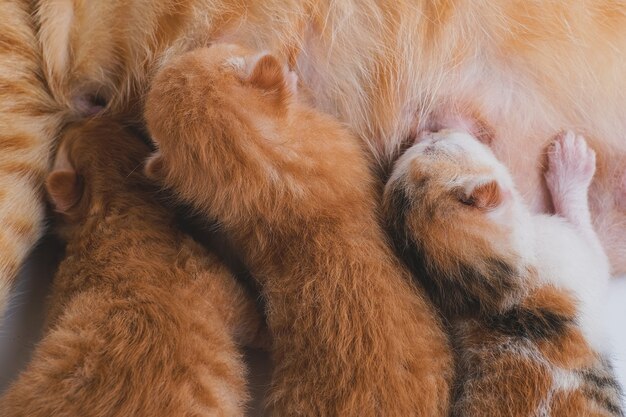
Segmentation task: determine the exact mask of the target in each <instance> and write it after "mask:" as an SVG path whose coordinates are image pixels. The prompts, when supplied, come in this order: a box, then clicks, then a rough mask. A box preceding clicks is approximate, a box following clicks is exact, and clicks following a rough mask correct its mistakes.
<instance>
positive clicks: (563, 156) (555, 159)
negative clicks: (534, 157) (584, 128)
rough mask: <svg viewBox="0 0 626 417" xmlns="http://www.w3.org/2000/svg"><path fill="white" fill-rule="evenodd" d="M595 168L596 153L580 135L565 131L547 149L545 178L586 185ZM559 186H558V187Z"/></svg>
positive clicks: (550, 182) (551, 182)
mask: <svg viewBox="0 0 626 417" xmlns="http://www.w3.org/2000/svg"><path fill="white" fill-rule="evenodd" d="M595 170H596V153H595V152H594V151H593V149H591V148H590V147H589V145H587V141H586V140H585V138H584V137H582V136H581V135H577V134H575V133H574V132H571V131H567V132H564V133H562V134H560V135H558V136H557V138H556V139H555V141H554V142H553V143H552V144H551V145H550V148H549V149H548V171H547V172H546V180H547V182H548V186H549V187H550V188H552V186H553V185H556V183H560V184H563V183H569V184H576V185H580V186H582V187H588V186H589V184H590V183H591V179H592V178H593V174H594V173H595ZM559 188H560V187H559Z"/></svg>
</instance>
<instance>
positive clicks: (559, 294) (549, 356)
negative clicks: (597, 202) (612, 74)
mask: <svg viewBox="0 0 626 417" xmlns="http://www.w3.org/2000/svg"><path fill="white" fill-rule="evenodd" d="M548 158H549V163H548V170H547V172H546V174H545V178H546V181H547V186H548V189H549V190H550V193H551V195H552V200H553V203H554V207H555V210H556V215H555V216H549V215H535V214H532V213H531V211H530V210H529V208H528V207H527V206H526V204H524V202H523V200H522V197H521V196H520V194H519V193H518V191H517V190H516V188H515V185H514V182H513V179H512V178H511V175H510V174H509V172H508V170H507V169H506V168H505V167H504V165H503V164H502V163H500V162H499V161H498V160H497V159H496V158H495V156H494V154H493V153H492V152H491V150H490V149H489V148H488V147H487V146H486V145H484V144H482V143H480V142H479V141H478V140H476V139H475V138H474V137H473V136H472V135H470V134H469V133H465V132H463V131H460V130H442V131H439V132H428V133H424V134H423V135H422V137H421V138H420V139H419V141H418V143H416V144H415V145H413V146H412V147H411V148H410V149H409V150H407V152H406V153H405V154H404V155H403V156H402V157H401V158H400V159H399V160H398V161H397V163H396V165H395V168H394V171H393V173H392V175H391V177H390V179H389V181H388V183H387V185H386V188H385V194H384V208H385V211H386V215H387V218H388V220H389V225H390V230H391V233H392V234H393V237H394V241H395V243H396V246H397V249H398V250H399V251H400V252H401V254H402V256H403V258H404V259H406V260H407V262H408V264H409V265H410V266H411V267H412V269H413V271H414V273H415V274H416V277H417V278H418V279H420V280H421V281H422V282H423V283H424V284H425V286H426V288H427V289H428V291H429V292H430V295H431V297H432V298H433V299H434V300H435V301H436V303H437V304H438V305H439V307H440V308H441V309H442V310H443V312H444V314H445V315H446V316H447V318H448V320H449V322H450V323H451V329H452V334H453V339H454V343H455V344H456V348H457V354H458V357H457V378H458V381H457V384H456V394H455V400H454V401H455V403H454V406H453V410H454V415H455V416H490V417H498V416H502V417H504V416H508V417H531V416H555V417H556V416H560V417H565V416H572V417H574V416H623V412H622V410H621V389H620V387H619V385H618V383H617V381H616V379H615V377H614V374H613V371H612V368H611V366H610V364H609V361H608V359H607V349H606V342H605V340H604V338H603V334H602V330H601V326H600V325H599V324H598V315H597V314H598V310H599V308H600V301H601V299H602V297H601V295H602V292H603V291H604V289H605V287H606V285H607V283H608V280H609V276H610V274H609V262H608V259H607V256H606V254H605V252H604V250H603V249H602V247H601V245H600V242H599V240H598V238H597V236H596V234H595V232H594V229H593V227H592V224H591V216H590V213H589V205H588V201H587V200H588V194H587V193H588V189H589V185H590V183H591V180H592V177H593V175H594V171H595V153H594V152H593V150H591V149H590V148H589V147H588V146H587V144H586V142H585V140H584V139H583V138H582V137H581V136H577V135H575V134H573V133H571V132H567V133H565V134H562V135H560V136H559V137H558V138H557V139H556V140H555V141H554V143H553V144H552V145H551V148H550V150H549V154H548Z"/></svg>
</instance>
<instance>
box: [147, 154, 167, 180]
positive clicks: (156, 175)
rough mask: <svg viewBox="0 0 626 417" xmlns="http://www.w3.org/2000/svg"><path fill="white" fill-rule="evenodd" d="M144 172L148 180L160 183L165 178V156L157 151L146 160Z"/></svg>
mask: <svg viewBox="0 0 626 417" xmlns="http://www.w3.org/2000/svg"><path fill="white" fill-rule="evenodd" d="M143 172H144V174H146V176H147V177H148V178H151V179H153V180H157V181H158V180H162V179H163V178H165V164H164V163H163V155H161V152H159V151H157V152H155V153H153V154H152V155H150V157H149V158H148V159H147V160H146V164H145V166H144V169H143Z"/></svg>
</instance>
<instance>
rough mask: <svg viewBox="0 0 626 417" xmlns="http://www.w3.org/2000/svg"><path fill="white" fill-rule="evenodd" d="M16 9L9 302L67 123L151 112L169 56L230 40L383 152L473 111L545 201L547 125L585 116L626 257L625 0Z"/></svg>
mask: <svg viewBox="0 0 626 417" xmlns="http://www.w3.org/2000/svg"><path fill="white" fill-rule="evenodd" d="M0 16H2V21H3V27H2V28H1V29H0V310H4V308H2V307H3V306H4V305H5V304H6V299H7V294H8V289H9V287H10V285H11V283H12V281H13V279H14V277H15V275H16V273H17V270H18V268H19V266H20V264H21V262H22V261H23V259H24V257H25V255H26V254H27V253H28V251H29V250H30V248H31V247H32V246H33V245H34V244H35V242H36V241H37V239H38V238H39V236H40V234H41V232H42V230H43V216H44V211H43V203H42V199H41V184H42V183H43V178H44V175H45V173H46V171H47V169H48V164H49V160H50V154H51V151H52V150H53V148H54V139H55V136H56V133H57V131H58V130H59V128H60V126H62V125H63V124H64V123H65V122H67V121H68V120H70V119H76V118H80V117H86V116H89V115H91V114H94V113H96V112H98V111H101V110H103V109H104V110H105V111H107V112H110V113H112V114H113V115H115V116H116V117H119V118H123V119H124V120H129V121H131V122H136V123H138V124H140V123H142V121H141V109H142V101H143V96H144V93H145V91H146V88H147V85H148V83H149V80H150V78H151V76H152V74H153V73H154V71H155V69H156V68H157V67H158V66H159V64H160V63H161V62H162V61H163V59H165V58H167V57H168V56H170V55H173V54H177V53H179V52H181V51H183V50H188V49H190V48H193V47H197V46H199V45H205V44H208V43H210V42H211V41H213V40H216V39H219V40H235V41H237V42H239V43H243V44H247V46H249V47H252V48H255V49H270V50H272V51H274V52H275V53H276V54H278V55H282V56H283V57H285V58H287V59H288V60H289V61H290V62H291V64H292V66H293V67H294V68H295V69H296V70H297V72H298V73H299V75H300V79H301V80H302V82H303V84H304V85H305V86H306V87H308V89H309V91H310V93H311V96H312V97H313V99H314V100H315V102H316V104H317V105H318V106H319V107H320V108H321V109H323V110H326V111H328V112H329V113H332V114H334V115H336V116H338V117H339V118H340V119H342V120H343V121H345V122H346V123H347V124H348V125H349V126H351V127H352V129H353V130H354V131H355V132H356V133H357V134H358V135H360V136H361V137H362V138H363V140H364V141H367V143H368V144H369V145H370V147H371V150H372V152H373V153H374V154H375V155H376V156H377V157H378V159H379V161H380V162H381V166H382V167H384V166H385V165H386V164H387V162H388V160H389V159H390V158H391V157H393V155H394V154H395V153H396V152H397V150H398V149H399V148H400V147H401V145H402V144H403V142H405V141H406V140H407V139H410V138H411V137H412V136H413V135H414V134H415V132H416V131H417V130H419V129H420V128H421V127H422V126H424V125H425V124H426V123H428V122H429V118H430V117H431V115H432V114H437V113H441V109H445V112H450V111H452V110H450V109H457V110H458V111H460V112H462V113H472V115H473V116H474V117H478V118H480V119H482V120H483V121H485V122H486V123H487V124H489V125H491V126H495V129H494V131H493V132H491V136H492V137H493V138H494V140H493V142H492V143H491V145H492V148H493V149H494V151H495V153H496V155H497V156H498V157H499V158H500V159H501V160H503V161H505V162H506V163H507V165H508V166H509V168H510V169H511V170H512V172H513V174H514V176H515V177H516V178H515V179H516V182H517V183H518V184H519V185H520V187H521V191H522V193H523V194H524V195H525V196H526V197H527V199H528V200H529V202H530V203H531V204H532V205H533V206H534V207H535V208H536V209H539V210H546V209H549V207H550V203H549V201H548V199H547V197H546V193H545V189H544V186H543V184H542V182H541V176H540V173H541V169H540V165H541V163H542V160H543V157H542V153H541V151H542V149H544V147H545V146H544V145H545V140H546V138H549V137H551V136H552V135H553V133H555V131H557V130H560V129H565V128H568V129H575V130H578V131H581V132H582V133H584V134H585V135H586V136H587V137H589V138H590V141H591V143H592V146H593V147H594V148H595V149H596V151H597V154H598V159H599V161H598V162H599V170H598V175H597V178H596V180H595V182H594V184H593V186H592V189H591V205H592V211H593V215H594V217H595V221H596V228H597V230H598V231H599V234H600V237H601V239H602V241H603V244H604V245H605V247H606V249H607V251H608V253H609V256H610V258H611V262H612V266H613V270H614V272H616V273H619V272H625V271H626V173H625V170H626V115H625V114H624V113H623V112H624V110H623V109H625V108H626V94H624V90H625V89H626V88H625V87H626V76H625V75H624V74H626V1H624V0H589V1H584V2H582V1H579V0H512V1H507V2H493V1H489V0H383V1H380V0H378V1H376V0H359V1H357V0H342V1H329V0H257V1H246V0H152V1H148V0H110V1H87V0H39V1H34V0H0Z"/></svg>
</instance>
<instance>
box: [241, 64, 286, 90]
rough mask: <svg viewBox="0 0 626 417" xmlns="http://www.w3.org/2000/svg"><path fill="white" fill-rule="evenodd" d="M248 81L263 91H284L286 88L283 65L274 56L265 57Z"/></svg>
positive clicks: (255, 67) (256, 66)
mask: <svg viewBox="0 0 626 417" xmlns="http://www.w3.org/2000/svg"><path fill="white" fill-rule="evenodd" d="M248 81H249V82H250V84H252V85H253V86H255V87H257V88H260V89H263V90H268V91H271V90H274V91H277V92H278V91H282V90H283V89H284V88H285V87H286V85H285V73H284V70H283V65H282V64H281V63H280V62H279V61H278V59H276V58H275V57H274V56H272V55H264V56H263V57H261V58H260V59H259V60H258V61H257V63H256V65H255V66H254V69H253V70H252V73H251V74H250V77H249V78H248Z"/></svg>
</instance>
